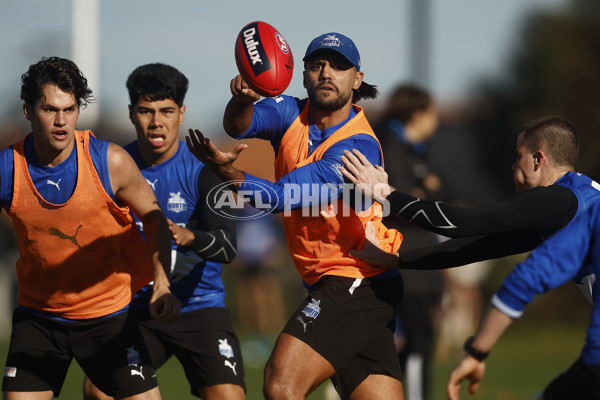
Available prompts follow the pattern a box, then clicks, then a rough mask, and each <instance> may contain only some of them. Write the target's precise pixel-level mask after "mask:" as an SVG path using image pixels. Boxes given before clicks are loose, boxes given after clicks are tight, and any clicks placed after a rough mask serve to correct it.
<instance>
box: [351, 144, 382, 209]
mask: <svg viewBox="0 0 600 400" xmlns="http://www.w3.org/2000/svg"><path fill="white" fill-rule="evenodd" d="M341 160H342V163H344V166H345V168H344V167H340V172H341V173H342V175H344V176H345V177H346V178H348V180H349V181H350V182H352V183H353V184H354V185H356V189H357V190H359V191H361V192H362V193H363V194H364V195H365V196H367V197H371V198H373V199H374V200H376V201H378V202H380V203H383V201H384V200H385V198H386V197H387V195H388V194H390V192H391V191H392V188H391V187H390V185H389V184H388V175H387V173H386V172H385V170H384V169H383V168H381V167H380V166H379V165H375V166H374V165H373V164H371V163H370V162H369V160H367V158H366V157H365V156H364V155H363V154H362V153H361V152H360V151H358V150H356V149H353V150H352V152H350V151H348V150H344V155H343V156H342V157H341Z"/></svg>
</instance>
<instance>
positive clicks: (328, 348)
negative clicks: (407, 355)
mask: <svg viewBox="0 0 600 400" xmlns="http://www.w3.org/2000/svg"><path fill="white" fill-rule="evenodd" d="M402 291H403V289H402V277H401V276H399V275H398V276H395V277H389V278H365V279H362V280H356V279H352V278H344V277H338V276H326V277H324V278H323V279H321V281H320V282H319V283H318V284H317V285H315V287H313V288H311V290H310V291H309V294H308V297H307V298H306V299H305V300H304V301H303V302H302V304H301V305H300V307H298V309H296V311H295V312H294V313H293V314H292V317H291V318H290V320H289V321H288V323H287V324H286V326H285V328H284V329H283V332H284V333H287V334H289V335H292V336H294V337H296V338H298V339H299V340H301V341H303V342H305V343H306V344H308V345H309V346H310V347H311V348H312V349H313V350H315V351H316V352H317V353H319V354H320V355H321V356H323V357H324V358H325V359H326V360H327V361H329V363H330V364H331V365H332V366H333V367H334V368H335V370H336V374H335V375H334V376H333V377H332V378H331V380H332V382H333V384H334V386H335V388H336V390H337V392H338V394H340V396H341V397H342V398H343V399H344V398H348V397H349V396H350V394H351V393H352V392H353V391H354V389H356V387H357V386H358V385H360V383H361V382H362V381H364V380H365V379H366V378H367V377H368V376H369V375H370V374H385V375H389V376H392V377H394V378H396V379H398V380H401V379H402V372H401V369H400V362H399V360H398V355H397V354H396V348H395V346H394V325H395V323H394V315H395V312H396V309H397V307H398V305H399V304H400V301H401V300H402Z"/></svg>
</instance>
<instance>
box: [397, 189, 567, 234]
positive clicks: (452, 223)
mask: <svg viewBox="0 0 600 400" xmlns="http://www.w3.org/2000/svg"><path fill="white" fill-rule="evenodd" d="M387 200H388V201H389V202H390V208H391V212H392V213H395V214H397V215H400V216H401V217H403V218H406V219H408V220H409V221H412V222H413V223H415V224H417V225H419V226H420V227H422V228H424V229H427V230H429V231H431V232H435V233H438V234H440V235H444V236H447V237H451V238H458V237H466V236H477V235H486V234H496V233H502V232H511V231H516V230H521V229H539V230H557V229H560V228H562V227H564V226H565V225H566V224H567V223H569V221H570V220H571V218H573V216H574V215H575V213H576V212H577V197H576V196H575V194H574V193H573V192H572V191H571V190H570V189H567V188H565V187H563V186H559V185H552V186H547V187H538V188H533V189H529V190H527V191H525V192H523V193H521V194H518V195H516V196H514V197H512V198H510V199H509V200H506V201H502V202H496V203H491V204H485V205H481V206H477V207H472V208H464V207H458V206H453V205H451V204H448V203H443V202H434V201H429V200H422V199H418V198H416V197H412V196H409V195H407V194H404V193H400V192H392V193H391V194H390V195H389V196H388V197H387Z"/></svg>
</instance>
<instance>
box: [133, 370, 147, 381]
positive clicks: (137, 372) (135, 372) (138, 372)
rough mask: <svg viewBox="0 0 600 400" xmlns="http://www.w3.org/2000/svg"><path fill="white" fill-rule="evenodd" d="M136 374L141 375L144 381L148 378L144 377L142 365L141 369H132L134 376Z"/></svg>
mask: <svg viewBox="0 0 600 400" xmlns="http://www.w3.org/2000/svg"><path fill="white" fill-rule="evenodd" d="M134 375H137V376H141V377H142V380H144V381H145V380H146V378H144V374H142V367H140V370H139V371H138V370H135V369H132V370H131V376H134Z"/></svg>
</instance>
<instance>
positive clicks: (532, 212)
mask: <svg viewBox="0 0 600 400" xmlns="http://www.w3.org/2000/svg"><path fill="white" fill-rule="evenodd" d="M342 162H343V163H344V165H345V168H343V169H341V172H342V173H343V174H344V176H345V177H346V178H348V179H350V181H351V182H353V183H354V184H356V185H358V186H357V189H359V190H362V191H363V192H364V193H365V194H368V195H370V196H373V195H374V193H375V189H376V188H377V187H379V188H380V192H381V193H384V192H383V191H381V188H384V187H385V186H386V185H387V174H385V171H383V170H382V169H381V168H377V167H374V166H373V165H372V164H371V163H369V161H368V160H366V159H365V158H364V157H362V155H361V154H360V152H359V151H357V150H356V149H355V150H353V151H352V153H350V152H346V153H344V157H342ZM379 200H380V201H382V200H386V201H388V202H389V205H390V209H391V212H392V213H393V214H397V215H399V216H401V217H403V218H405V219H407V220H409V221H412V222H414V223H415V224H417V225H419V226H420V227H421V228H423V229H427V230H429V231H431V232H434V233H437V234H440V235H444V236H447V237H451V238H458V237H466V236H477V235H487V234H496V233H506V232H511V231H516V230H520V229H539V230H549V231H550V230H558V229H560V228H562V227H564V226H566V225H567V224H568V223H569V221H570V220H571V219H572V218H573V216H574V215H575V213H576V212H577V207H578V202H577V197H576V196H575V194H574V193H573V192H572V191H571V190H570V189H567V188H566V187H563V186H559V185H551V186H547V187H538V188H533V189H529V190H527V191H525V192H523V193H521V194H519V195H516V196H514V197H512V198H510V199H508V200H506V201H502V202H496V203H489V204H484V205H480V206H476V207H471V208H465V207H458V206H453V205H451V204H448V203H444V202H439V201H429V200H424V199H420V198H417V197H413V196H410V195H408V194H406V193H402V192H399V191H393V192H391V193H390V194H389V195H387V196H384V195H381V196H380V198H379Z"/></svg>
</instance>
